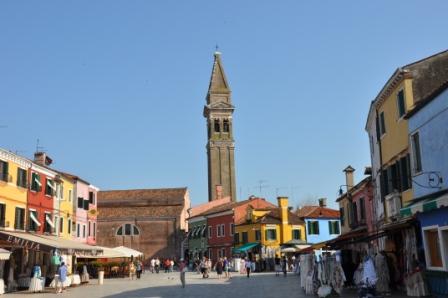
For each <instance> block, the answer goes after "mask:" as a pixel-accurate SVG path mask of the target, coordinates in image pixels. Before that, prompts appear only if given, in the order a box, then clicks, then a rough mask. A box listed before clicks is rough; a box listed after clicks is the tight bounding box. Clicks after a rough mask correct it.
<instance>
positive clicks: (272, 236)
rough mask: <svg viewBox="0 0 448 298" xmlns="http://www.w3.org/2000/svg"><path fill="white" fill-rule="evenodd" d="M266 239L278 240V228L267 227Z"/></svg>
mask: <svg viewBox="0 0 448 298" xmlns="http://www.w3.org/2000/svg"><path fill="white" fill-rule="evenodd" d="M265 236H266V237H265V238H266V241H273V240H277V230H276V229H267V230H266V235H265Z"/></svg>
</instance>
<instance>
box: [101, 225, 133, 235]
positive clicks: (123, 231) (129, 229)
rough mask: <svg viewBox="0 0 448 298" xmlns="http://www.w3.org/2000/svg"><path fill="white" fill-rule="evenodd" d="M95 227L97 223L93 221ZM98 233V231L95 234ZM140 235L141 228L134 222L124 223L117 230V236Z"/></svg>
mask: <svg viewBox="0 0 448 298" xmlns="http://www.w3.org/2000/svg"><path fill="white" fill-rule="evenodd" d="M93 228H94V229H96V225H95V223H93ZM93 235H94V236H95V235H96V232H94V234H93ZM137 235H140V230H139V229H138V228H137V226H136V225H133V224H124V225H122V226H121V227H119V228H118V230H117V236H137Z"/></svg>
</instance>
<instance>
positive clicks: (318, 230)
mask: <svg viewBox="0 0 448 298" xmlns="http://www.w3.org/2000/svg"><path fill="white" fill-rule="evenodd" d="M297 215H298V216H299V217H300V218H301V219H302V220H303V221H305V229H306V241H307V243H308V244H315V243H320V242H324V241H327V240H331V239H333V238H336V237H338V236H339V235H340V234H341V223H340V214H339V211H338V210H334V209H330V208H327V205H326V199H319V206H304V207H302V208H300V209H299V210H297Z"/></svg>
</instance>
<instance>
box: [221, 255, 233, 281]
mask: <svg viewBox="0 0 448 298" xmlns="http://www.w3.org/2000/svg"><path fill="white" fill-rule="evenodd" d="M223 263H224V274H225V276H226V278H232V277H231V276H230V262H229V260H227V257H224V262H223Z"/></svg>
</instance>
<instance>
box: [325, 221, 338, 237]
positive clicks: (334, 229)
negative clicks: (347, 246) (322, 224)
mask: <svg viewBox="0 0 448 298" xmlns="http://www.w3.org/2000/svg"><path fill="white" fill-rule="evenodd" d="M328 230H329V231H330V235H339V233H340V232H339V222H338V221H337V220H330V221H328Z"/></svg>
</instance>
